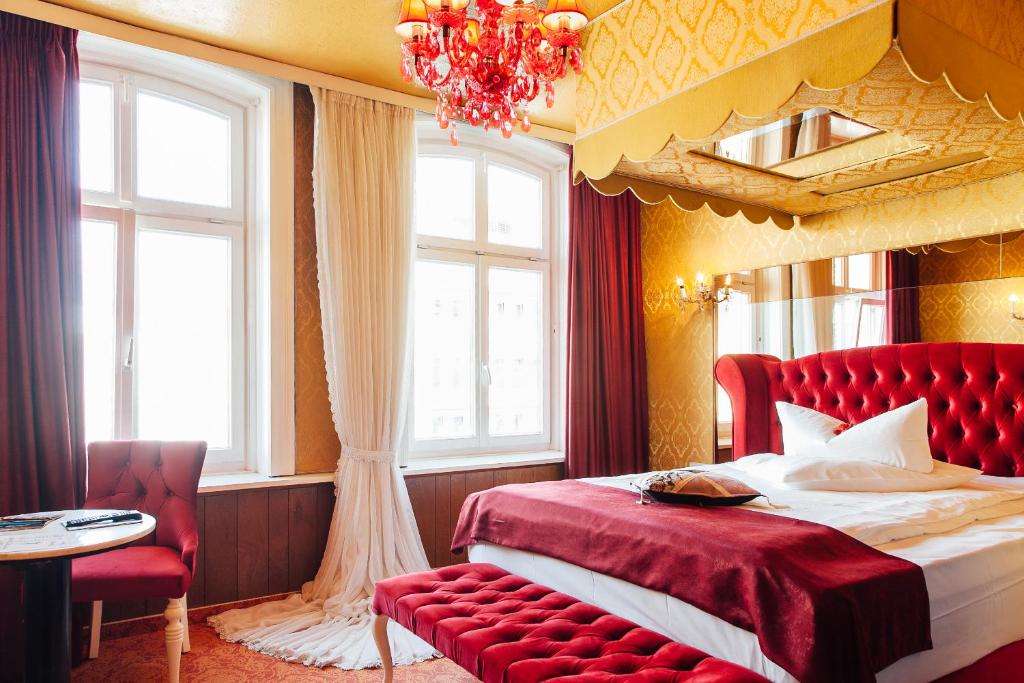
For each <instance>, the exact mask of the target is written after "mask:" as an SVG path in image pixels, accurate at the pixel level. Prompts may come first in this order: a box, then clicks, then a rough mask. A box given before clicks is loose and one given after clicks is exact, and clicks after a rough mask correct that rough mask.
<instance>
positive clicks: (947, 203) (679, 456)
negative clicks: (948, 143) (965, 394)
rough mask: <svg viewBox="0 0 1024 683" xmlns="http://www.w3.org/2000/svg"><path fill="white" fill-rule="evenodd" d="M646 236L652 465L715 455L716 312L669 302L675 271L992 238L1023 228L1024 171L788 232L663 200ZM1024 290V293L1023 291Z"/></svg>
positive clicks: (650, 215)
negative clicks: (986, 236)
mask: <svg viewBox="0 0 1024 683" xmlns="http://www.w3.org/2000/svg"><path fill="white" fill-rule="evenodd" d="M642 224H643V237H642V243H641V250H642V258H643V271H644V313H645V318H646V323H645V324H646V333H647V361H648V391H649V402H650V420H651V466H652V467H653V468H669V467H678V466H681V465H683V464H685V463H687V462H690V461H694V462H707V461H710V460H711V459H712V454H713V446H712V443H713V437H714V400H715V392H714V379H713V376H712V365H713V362H714V360H713V359H714V337H713V327H712V315H711V314H710V313H709V312H707V311H705V312H703V313H702V312H700V311H697V310H696V309H695V307H689V308H687V310H686V311H685V312H682V313H681V312H680V311H679V309H678V308H677V306H676V304H675V303H674V301H673V299H672V295H673V284H674V282H675V278H676V276H677V275H681V276H684V277H686V278H688V279H691V280H692V278H693V276H694V274H695V273H696V272H697V271H704V272H706V273H723V272H734V271H736V270H744V269H747V268H759V267H764V266H772V265H779V264H784V263H796V262H800V261H809V260H814V259H820V258H827V257H832V256H841V255H845V254H857V253H862V252H869V251H882V250H886V249H894V248H898V247H906V246H912V245H918V244H931V243H934V242H940V241H946V240H952V239H958V238H964V237H975V236H979V235H991V234H996V233H1000V232H1007V231H1011V230H1018V229H1020V226H1021V225H1024V174H1022V173H1016V174H1012V175H1008V176H1003V177H1001V178H996V179H994V180H990V181H986V182H982V183H974V184H971V185H966V186H961V187H956V188H952V189H948V190H943V191H941V192H932V193H927V194H922V195H918V196H916V197H911V198H907V199H900V200H894V201H890V202H885V203H882V204H875V205H870V206H862V207H854V208H851V209H846V210H843V211H838V212H833V213H827V214H820V215H818V216H813V217H811V218H808V219H805V220H803V221H802V222H801V224H800V225H797V226H796V227H794V228H793V229H792V230H785V231H784V230H779V229H778V228H776V227H774V225H772V224H771V223H770V222H768V223H763V224H756V223H751V222H749V221H747V220H745V219H744V218H743V217H742V215H741V214H737V215H736V216H733V217H732V218H720V217H718V216H717V215H716V214H714V213H713V212H712V211H711V210H710V209H707V208H706V207H705V208H703V209H700V210H699V211H695V212H686V211H681V210H679V209H676V208H675V207H673V206H672V205H671V204H668V203H665V204H660V205H657V206H646V207H644V209H643V215H642ZM1021 296H1022V297H1024V290H1022V291H1021Z"/></svg>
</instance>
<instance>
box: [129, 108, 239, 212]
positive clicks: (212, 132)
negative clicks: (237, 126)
mask: <svg viewBox="0 0 1024 683" xmlns="http://www.w3.org/2000/svg"><path fill="white" fill-rule="evenodd" d="M137 126H138V131H137V134H138V151H137V155H136V159H137V160H136V164H137V167H138V171H137V177H138V193H139V194H140V195H142V196H143V197H149V198H151V199H165V200H168V201H173V202H184V203H187V204H202V205H204V206H221V207H229V206H231V119H229V118H228V117H226V116H223V115H222V114H218V113H215V112H212V111H210V110H208V109H202V108H200V107H197V106H194V105H190V104H186V103H185V102H181V101H179V100H174V99H170V98H168V97H163V96H160V95H156V94H154V93H149V92H145V91H140V92H139V98H138V122H137Z"/></svg>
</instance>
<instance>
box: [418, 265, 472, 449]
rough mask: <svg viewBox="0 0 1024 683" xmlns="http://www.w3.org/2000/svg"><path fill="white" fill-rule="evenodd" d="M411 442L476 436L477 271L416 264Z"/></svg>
mask: <svg viewBox="0 0 1024 683" xmlns="http://www.w3.org/2000/svg"><path fill="white" fill-rule="evenodd" d="M415 307H416V329H415V340H416V341H415V372H414V376H413V386H414V389H413V400H414V402H415V403H414V410H413V412H414V415H415V420H414V421H415V424H414V429H413V431H414V437H413V438H415V439H416V440H430V439H459V438H467V437H473V436H476V386H477V383H476V379H477V361H476V267H475V266H473V265H471V264H468V263H451V262H441V261H417V262H416V301H415Z"/></svg>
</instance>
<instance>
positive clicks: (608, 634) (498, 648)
mask: <svg viewBox="0 0 1024 683" xmlns="http://www.w3.org/2000/svg"><path fill="white" fill-rule="evenodd" d="M373 609H374V612H376V613H377V614H386V615H388V616H389V617H391V618H392V619H394V620H395V621H397V622H398V623H399V624H401V625H402V626H404V627H405V628H407V629H409V630H410V631H412V632H414V633H415V634H416V635H418V636H419V637H421V638H423V639H424V640H426V641H427V642H429V643H431V644H432V645H433V646H434V647H435V648H437V649H438V650H440V651H441V653H442V654H444V655H445V656H446V657H449V658H450V659H452V660H453V661H454V662H456V663H457V664H458V665H459V666H461V667H462V668H464V669H466V670H467V671H469V672H470V673H472V674H473V675H475V676H476V677H478V678H480V679H481V680H482V681H484V683H538V682H539V681H547V682H554V681H560V682H564V683H569V681H572V682H573V683H599V682H600V683H611V682H613V681H622V682H623V683H625V682H627V681H630V682H636V683H669V682H680V683H681V682H683V681H690V682H692V683H698V682H700V683H712V682H714V683H765V679H764V678H762V677H761V676H759V675H758V674H755V673H753V672H752V671H748V670H746V669H743V668H741V667H739V666H736V665H735V664H730V663H728V662H724V661H722V660H719V659H715V658H713V657H709V656H708V655H706V654H704V653H703V652H701V651H700V650H696V649H694V648H692V647H689V646H688V645H681V644H679V643H675V642H673V641H671V640H669V639H668V638H666V637H664V636H662V635H659V634H657V633H655V632H653V631H650V630H648V629H645V628H640V627H639V626H637V625H636V624H634V623H633V622H631V621H627V620H625V619H622V618H621V617H617V616H613V615H611V614H608V613H607V612H605V611H604V610H601V609H599V608H597V607H594V606H593V605H588V604H587V603H584V602H580V601H579V600H576V599H575V598H571V597H569V596H568V595H565V594H563V593H556V592H555V591H553V590H551V589H550V588H546V587H544V586H539V585H537V584H535V583H530V582H529V581H527V580H526V579H523V578H521V577H518V576H513V575H511V574H508V573H507V572H505V571H504V570H502V569H499V568H498V567H495V566H494V565H490V564H462V565H456V566H454V567H444V568H443V569H438V570H435V571H429V572H422V573H419V574H409V575H407V576H399V577H396V578H393V579H387V580H384V581H379V582H378V583H377V585H376V587H375V591H374V596H373Z"/></svg>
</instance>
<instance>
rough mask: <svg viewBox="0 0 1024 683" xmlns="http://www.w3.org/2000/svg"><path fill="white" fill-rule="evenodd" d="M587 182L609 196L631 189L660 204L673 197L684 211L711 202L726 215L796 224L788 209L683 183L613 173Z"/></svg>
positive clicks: (781, 224) (642, 198) (711, 206)
mask: <svg viewBox="0 0 1024 683" xmlns="http://www.w3.org/2000/svg"><path fill="white" fill-rule="evenodd" d="M585 182H588V183H590V185H591V187H593V188H594V189H595V190H597V191H598V192H599V193H601V194H603V195H605V196H616V195H620V194H622V193H623V192H626V191H627V190H628V191H630V192H632V193H633V195H634V196H635V197H636V198H637V199H639V200H640V201H642V202H643V203H644V204H660V203H662V202H663V201H665V200H666V199H670V200H672V203H673V204H675V205H676V206H677V207H678V208H680V209H683V210H684V211H697V210H698V209H700V208H701V207H703V206H707V207H708V208H709V209H711V210H712V211H714V212H715V213H716V214H718V215H719V216H722V217H723V218H728V217H729V216H735V215H736V214H737V213H742V214H743V216H744V218H746V219H747V220H748V221H750V222H751V223H764V222H765V221H768V220H771V221H772V222H773V223H775V225H777V226H778V227H780V228H782V229H783V230H789V229H790V228H792V227H793V225H794V219H793V216H791V215H789V214H788V213H786V212H785V211H779V210H777V209H772V208H769V207H766V206H757V205H756V204H747V203H745V202H738V201H736V200H735V199H729V198H727V197H719V196H717V195H711V194H705V193H703V192H695V191H693V190H685V189H683V188H680V187H671V186H669V185H662V184H660V183H652V182H650V181H647V180H641V179H639V178H628V177H626V176H621V175H614V174H613V175H610V176H607V177H605V178H599V179H597V180H589V179H586V180H585Z"/></svg>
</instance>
